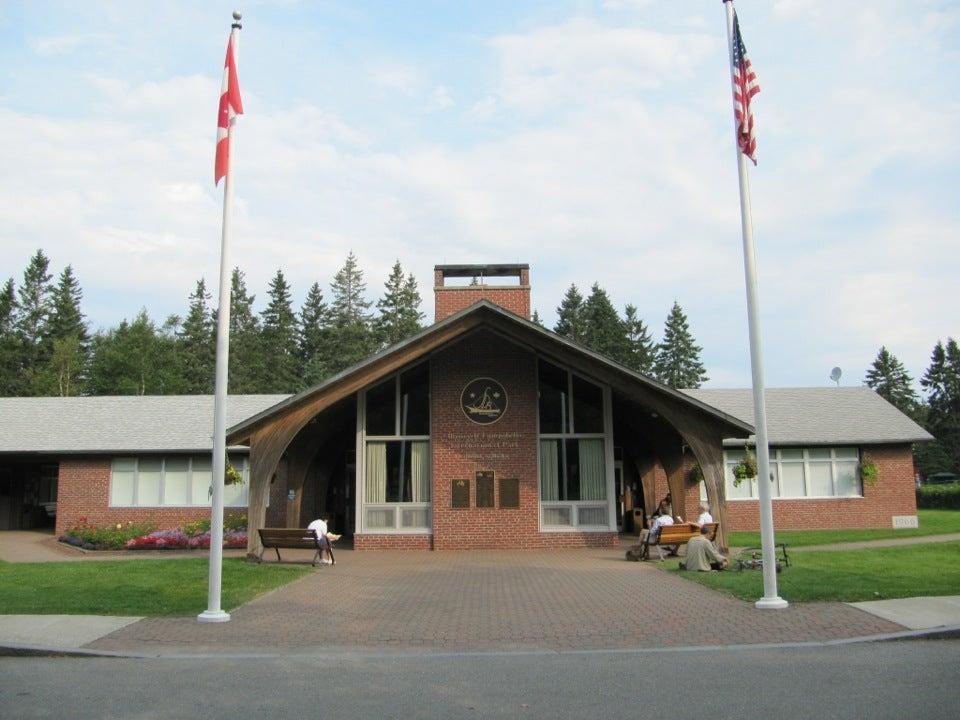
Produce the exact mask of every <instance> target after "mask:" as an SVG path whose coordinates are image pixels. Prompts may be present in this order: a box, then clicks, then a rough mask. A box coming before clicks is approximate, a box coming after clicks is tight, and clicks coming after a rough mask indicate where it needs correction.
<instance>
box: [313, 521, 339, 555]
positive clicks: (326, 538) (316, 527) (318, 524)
mask: <svg viewBox="0 0 960 720" xmlns="http://www.w3.org/2000/svg"><path fill="white" fill-rule="evenodd" d="M307 530H313V531H314V532H316V533H317V537H318V538H319V539H320V548H321V549H320V564H321V565H332V564H333V555H332V554H331V553H330V543H331V542H333V541H335V540H339V539H340V536H339V535H334V534H333V533H329V532H327V522H326V520H324V519H323V518H317V519H316V520H314V521H313V522H312V523H310V524H309V525H307Z"/></svg>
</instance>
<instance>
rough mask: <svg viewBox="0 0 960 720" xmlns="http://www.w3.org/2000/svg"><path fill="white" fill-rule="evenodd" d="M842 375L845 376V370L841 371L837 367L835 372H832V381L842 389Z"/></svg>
mask: <svg viewBox="0 0 960 720" xmlns="http://www.w3.org/2000/svg"><path fill="white" fill-rule="evenodd" d="M841 375H843V370H841V369H840V368H838V367H835V368H834V369H833V370H831V371H830V379H831V380H833V381H834V382H835V383H836V384H837V387H840V376H841Z"/></svg>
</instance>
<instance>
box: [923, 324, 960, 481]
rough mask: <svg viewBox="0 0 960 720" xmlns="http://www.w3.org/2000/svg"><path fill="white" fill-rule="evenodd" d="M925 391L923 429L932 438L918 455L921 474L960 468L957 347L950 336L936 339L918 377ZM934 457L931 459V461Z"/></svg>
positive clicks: (959, 356) (959, 352) (959, 359)
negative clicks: (923, 371)
mask: <svg viewBox="0 0 960 720" xmlns="http://www.w3.org/2000/svg"><path fill="white" fill-rule="evenodd" d="M920 384H921V385H922V386H923V388H924V390H925V391H926V392H927V414H926V427H927V430H929V431H930V433H931V434H932V435H933V436H934V437H935V438H936V440H935V442H933V443H931V445H932V446H933V447H931V448H928V449H927V450H926V453H925V455H921V460H926V461H927V462H925V463H924V462H921V469H922V471H923V472H924V474H931V473H934V472H958V471H960V347H958V345H957V341H956V340H954V339H953V338H948V339H947V344H946V346H944V344H943V342H942V341H940V342H937V344H936V347H934V349H933V353H932V355H931V358H930V367H929V368H927V371H926V372H925V373H924V375H923V377H922V378H921V379H920ZM931 461H935V462H931Z"/></svg>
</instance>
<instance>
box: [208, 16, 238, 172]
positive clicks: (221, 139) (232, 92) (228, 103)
mask: <svg viewBox="0 0 960 720" xmlns="http://www.w3.org/2000/svg"><path fill="white" fill-rule="evenodd" d="M236 115H243V102H242V101H241V100H240V80H239V78H238V77H237V63H236V60H235V59H234V56H233V35H231V36H230V40H229V41H228V42H227V57H226V59H224V61H223V85H221V87H220V108H219V109H218V110H217V157H216V160H215V161H214V164H213V184H214V185H217V184H219V182H220V178H222V177H223V176H224V175H226V174H227V168H228V166H229V164H230V134H229V130H228V128H229V126H230V121H231V120H232V119H233V118H234V116H236Z"/></svg>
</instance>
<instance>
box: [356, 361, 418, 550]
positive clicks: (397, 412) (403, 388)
mask: <svg viewBox="0 0 960 720" xmlns="http://www.w3.org/2000/svg"><path fill="white" fill-rule="evenodd" d="M359 403H360V410H361V412H362V414H363V445H364V448H363V461H364V473H363V488H362V495H361V498H362V503H363V507H362V511H361V517H362V518H363V529H364V530H366V531H372V532H381V531H388V532H389V531H403V532H411V531H414V532H423V531H427V530H429V529H430V527H431V516H430V508H431V504H430V503H431V499H432V498H431V494H432V493H431V489H432V482H433V481H432V474H431V472H430V366H429V364H428V363H421V364H420V365H417V366H415V367H413V368H410V369H409V370H406V371H404V372H401V373H399V374H397V375H394V376H392V377H391V378H389V379H388V380H385V381H383V382H381V383H380V384H378V385H375V386H373V387H372V388H370V389H368V390H366V391H365V392H362V393H361V394H360V398H359Z"/></svg>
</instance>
